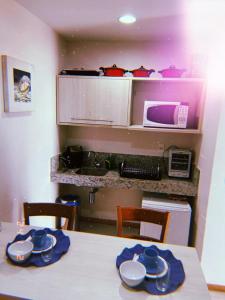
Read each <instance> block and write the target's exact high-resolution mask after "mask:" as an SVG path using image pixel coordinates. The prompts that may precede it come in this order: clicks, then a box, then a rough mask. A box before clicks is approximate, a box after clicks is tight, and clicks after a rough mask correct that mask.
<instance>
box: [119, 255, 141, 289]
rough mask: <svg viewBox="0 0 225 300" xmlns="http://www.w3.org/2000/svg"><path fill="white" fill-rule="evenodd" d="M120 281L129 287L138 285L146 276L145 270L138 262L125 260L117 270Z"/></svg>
mask: <svg viewBox="0 0 225 300" xmlns="http://www.w3.org/2000/svg"><path fill="white" fill-rule="evenodd" d="M119 271H120V276H121V279H122V280H123V281H124V282H125V283H126V284H127V285H128V286H130V287H135V286H137V285H139V284H140V283H141V282H142V281H143V280H144V278H145V276H146V268H145V266H144V265H143V264H141V263H140V262H138V261H133V260H127V261H125V262H123V263H122V264H121V265H120V268H119Z"/></svg>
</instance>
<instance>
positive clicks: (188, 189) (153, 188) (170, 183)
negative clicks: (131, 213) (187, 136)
mask: <svg viewBox="0 0 225 300" xmlns="http://www.w3.org/2000/svg"><path fill="white" fill-rule="evenodd" d="M77 170H78V169H61V170H60V168H59V163H58V156H55V157H53V158H52V159H51V181H52V182H56V183H67V184H73V185H75V186H80V187H93V188H95V187H96V188H106V187H108V188H117V189H138V190H143V191H149V192H155V193H166V194H175V195H183V196H192V197H194V196H196V195H197V192H198V180H197V177H198V174H194V176H193V179H192V180H190V179H188V180H186V179H176V178H175V179H171V178H169V177H166V176H163V177H162V179H161V180H144V179H133V178H132V179H131V178H124V177H120V175H119V173H118V171H114V170H109V171H108V172H107V173H106V175H104V176H90V175H78V174H76V171H77ZM196 172H197V170H196Z"/></svg>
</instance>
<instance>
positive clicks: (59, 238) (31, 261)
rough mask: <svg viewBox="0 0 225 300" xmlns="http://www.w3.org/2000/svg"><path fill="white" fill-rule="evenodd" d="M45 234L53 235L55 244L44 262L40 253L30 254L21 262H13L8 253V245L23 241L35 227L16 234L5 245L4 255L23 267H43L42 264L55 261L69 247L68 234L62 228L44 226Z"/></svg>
mask: <svg viewBox="0 0 225 300" xmlns="http://www.w3.org/2000/svg"><path fill="white" fill-rule="evenodd" d="M44 230H45V231H46V232H47V234H51V235H54V236H55V238H56V245H55V247H54V249H53V254H52V258H51V260H50V261H48V262H44V261H43V259H42V257H41V254H31V256H30V257H29V258H28V259H27V260H26V261H25V262H23V263H19V264H17V263H15V262H14V261H12V260H11V259H10V257H9V255H8V247H9V246H10V245H11V244H12V243H14V242H17V241H23V240H26V239H27V238H28V237H29V236H31V234H32V232H34V231H35V229H32V230H30V231H29V232H28V233H26V234H18V235H17V236H16V237H15V239H14V240H13V241H12V242H10V243H8V245H7V247H6V256H7V257H8V259H9V260H10V261H11V262H12V263H13V264H17V265H19V266H23V267H28V266H31V265H33V266H37V267H43V266H47V265H50V264H53V263H55V262H56V261H58V260H59V259H60V258H61V256H62V255H63V254H64V253H66V252H67V251H68V249H69V247H70V239H69V237H68V236H66V235H65V234H64V233H63V232H62V230H51V229H49V228H45V229H44Z"/></svg>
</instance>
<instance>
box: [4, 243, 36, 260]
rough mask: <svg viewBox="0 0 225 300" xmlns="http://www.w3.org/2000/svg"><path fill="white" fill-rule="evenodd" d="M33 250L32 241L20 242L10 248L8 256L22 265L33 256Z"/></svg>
mask: <svg viewBox="0 0 225 300" xmlns="http://www.w3.org/2000/svg"><path fill="white" fill-rule="evenodd" d="M33 248H34V245H33V243H32V242H31V241H18V242H15V243H13V244H11V245H10V246H9V248H8V254H9V256H10V258H11V259H12V260H13V261H14V262H16V263H22V262H24V261H25V260H26V259H27V258H28V257H29V256H30V255H31V253H32V250H33Z"/></svg>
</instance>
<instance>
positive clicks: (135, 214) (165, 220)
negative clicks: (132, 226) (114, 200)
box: [117, 206, 170, 243]
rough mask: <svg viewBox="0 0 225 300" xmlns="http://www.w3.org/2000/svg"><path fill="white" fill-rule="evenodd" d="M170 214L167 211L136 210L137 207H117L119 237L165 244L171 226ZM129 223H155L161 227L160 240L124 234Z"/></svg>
mask: <svg viewBox="0 0 225 300" xmlns="http://www.w3.org/2000/svg"><path fill="white" fill-rule="evenodd" d="M169 218H170V213H169V212H167V211H157V210H152V209H145V208H135V207H121V206H117V236H119V237H127V238H133V239H138V240H147V241H155V242H161V243H163V242H165V239H166V233H167V230H168V225H169ZM128 221H129V222H131V221H135V222H146V223H153V224H157V225H160V226H161V233H160V238H159V239H157V238H155V237H149V236H142V235H135V234H129V235H127V234H124V233H123V225H124V224H125V222H126V223H127V224H128Z"/></svg>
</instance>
